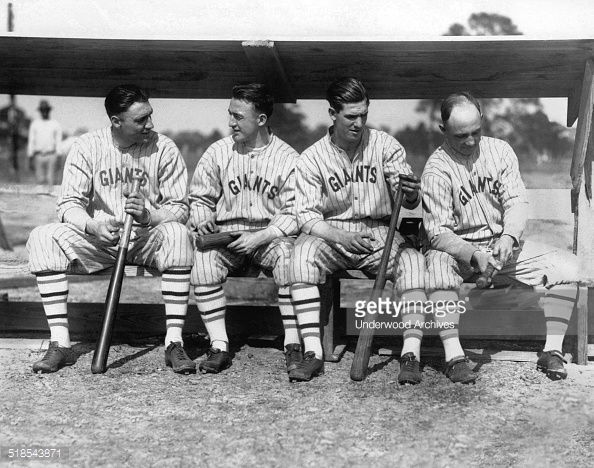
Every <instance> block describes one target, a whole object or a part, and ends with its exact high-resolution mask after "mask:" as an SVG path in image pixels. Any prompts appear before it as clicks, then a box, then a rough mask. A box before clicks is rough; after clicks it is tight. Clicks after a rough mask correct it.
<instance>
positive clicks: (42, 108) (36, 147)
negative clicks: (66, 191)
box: [27, 99, 62, 185]
mask: <svg viewBox="0 0 594 468" xmlns="http://www.w3.org/2000/svg"><path fill="white" fill-rule="evenodd" d="M38 110H39V113H40V114H41V118H40V119H39V118H38V119H35V120H33V122H31V127H29V141H28V144H27V156H28V158H29V168H30V169H32V170H35V180H36V182H37V183H38V184H48V185H54V180H55V174H56V163H57V161H58V148H59V147H60V144H61V142H62V128H61V127H60V124H59V123H58V122H57V121H56V120H55V119H52V118H50V113H51V110H52V107H51V106H50V105H49V103H48V102H47V101H46V100H45V99H44V100H41V101H40V102H39V108H38Z"/></svg>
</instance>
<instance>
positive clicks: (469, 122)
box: [439, 103, 481, 156]
mask: <svg viewBox="0 0 594 468" xmlns="http://www.w3.org/2000/svg"><path fill="white" fill-rule="evenodd" d="M439 128H440V129H441V131H442V132H443V134H444V135H445V139H446V141H447V143H448V145H450V147H451V148H452V149H453V150H454V151H456V152H457V153H460V154H461V155H463V156H471V155H472V153H473V152H474V151H475V149H476V148H477V147H478V144H479V142H480V141H481V114H480V112H479V111H478V109H477V108H476V107H475V106H474V105H473V104H471V103H466V104H462V105H457V106H455V107H454V108H453V109H452V113H451V114H450V118H449V120H448V121H447V122H446V124H445V125H440V127H439Z"/></svg>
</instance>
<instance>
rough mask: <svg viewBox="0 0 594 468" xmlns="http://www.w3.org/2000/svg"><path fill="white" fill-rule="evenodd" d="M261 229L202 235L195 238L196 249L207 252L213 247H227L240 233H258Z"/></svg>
mask: <svg viewBox="0 0 594 468" xmlns="http://www.w3.org/2000/svg"><path fill="white" fill-rule="evenodd" d="M258 231H261V229H250V230H247V231H229V232H214V233H212V234H202V235H199V236H196V248H197V249H198V250H208V249H213V248H215V247H227V246H228V245H229V244H230V243H231V242H233V241H234V240H235V239H237V238H238V237H239V235H240V234H241V233H242V232H258Z"/></svg>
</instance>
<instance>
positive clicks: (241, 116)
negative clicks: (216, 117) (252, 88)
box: [229, 99, 267, 146]
mask: <svg viewBox="0 0 594 468" xmlns="http://www.w3.org/2000/svg"><path fill="white" fill-rule="evenodd" d="M266 120H267V118H266V114H262V113H259V112H258V111H257V110H256V108H255V107H254V105H253V104H252V103H251V102H246V101H240V100H238V99H231V103H230V104H229V127H231V130H232V132H233V133H232V137H233V140H234V141H236V142H237V143H246V144H248V145H250V144H251V145H252V146H253V144H254V143H255V141H256V137H257V135H258V131H259V130H260V127H262V126H263V125H265V124H266Z"/></svg>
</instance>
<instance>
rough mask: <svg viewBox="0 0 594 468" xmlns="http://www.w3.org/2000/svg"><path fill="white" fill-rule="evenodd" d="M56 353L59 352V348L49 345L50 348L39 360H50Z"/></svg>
mask: <svg viewBox="0 0 594 468" xmlns="http://www.w3.org/2000/svg"><path fill="white" fill-rule="evenodd" d="M56 354H61V353H60V350H59V349H58V348H57V347H50V348H48V350H47V352H46V353H45V356H43V358H42V359H41V360H42V361H51V360H52V359H54V357H55V356H56Z"/></svg>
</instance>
